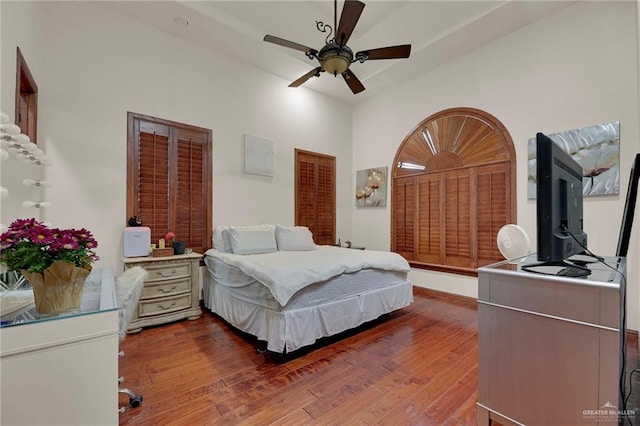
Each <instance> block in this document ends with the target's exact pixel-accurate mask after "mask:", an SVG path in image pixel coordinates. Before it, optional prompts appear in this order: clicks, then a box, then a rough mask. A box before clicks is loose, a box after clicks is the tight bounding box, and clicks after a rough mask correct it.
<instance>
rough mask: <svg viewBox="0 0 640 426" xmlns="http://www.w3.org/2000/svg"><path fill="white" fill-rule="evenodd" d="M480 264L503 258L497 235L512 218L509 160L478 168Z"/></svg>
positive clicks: (478, 265)
mask: <svg viewBox="0 0 640 426" xmlns="http://www.w3.org/2000/svg"><path fill="white" fill-rule="evenodd" d="M476 173H477V194H478V195H477V200H478V208H477V224H478V225H477V227H478V256H477V258H478V264H477V267H480V266H484V265H488V264H490V263H493V262H497V261H499V260H503V257H502V255H501V254H500V251H499V250H498V245H497V243H496V237H497V235H498V231H499V230H500V228H502V227H503V226H504V225H506V224H507V223H510V218H511V208H510V207H511V200H510V199H509V195H510V191H509V190H508V189H509V186H508V185H509V182H510V180H511V176H510V167H509V163H499V164H492V165H487V166H482V167H478V169H477V171H476Z"/></svg>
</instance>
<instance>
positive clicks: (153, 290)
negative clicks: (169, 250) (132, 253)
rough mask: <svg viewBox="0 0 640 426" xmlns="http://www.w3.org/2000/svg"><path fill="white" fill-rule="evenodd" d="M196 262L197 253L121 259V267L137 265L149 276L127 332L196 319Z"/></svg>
mask: <svg viewBox="0 0 640 426" xmlns="http://www.w3.org/2000/svg"><path fill="white" fill-rule="evenodd" d="M200 259H202V255H201V254H198V253H188V254H178V255H174V256H166V257H151V256H147V257H131V258H125V259H124V265H125V268H132V267H134V266H140V267H142V268H144V269H145V270H146V271H147V272H148V273H149V278H147V280H146V281H145V282H144V288H143V289H142V295H141V296H140V301H139V302H138V309H137V310H136V311H135V312H134V314H133V318H132V319H131V321H130V322H129V328H128V332H129V333H135V332H138V331H140V330H142V327H146V326H150V325H158V324H165V323H167V322H170V321H176V320H180V319H184V318H187V319H190V320H195V319H198V318H200V315H202V311H201V310H200V281H199V272H200V266H199V265H200Z"/></svg>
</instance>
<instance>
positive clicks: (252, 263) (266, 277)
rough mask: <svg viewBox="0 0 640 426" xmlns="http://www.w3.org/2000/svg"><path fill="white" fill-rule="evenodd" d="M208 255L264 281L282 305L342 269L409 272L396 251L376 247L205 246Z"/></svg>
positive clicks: (338, 273) (407, 266) (407, 265)
mask: <svg viewBox="0 0 640 426" xmlns="http://www.w3.org/2000/svg"><path fill="white" fill-rule="evenodd" d="M206 254H207V255H208V256H212V257H215V258H217V259H219V260H221V261H223V262H224V263H226V264H228V265H231V266H234V267H236V268H238V269H240V270H241V271H242V272H244V273H245V274H246V275H248V276H249V277H252V278H254V279H255V280H257V281H259V282H261V283H262V284H264V285H265V286H266V287H267V288H269V290H270V291H271V293H272V294H273V297H274V298H275V299H276V300H277V301H278V303H280V305H282V306H284V305H286V304H287V302H288V301H289V299H291V297H292V296H293V295H294V294H295V293H296V292H297V291H299V290H301V289H303V288H305V287H306V286H308V285H311V284H314V283H317V282H321V281H326V280H328V279H330V278H333V277H335V276H338V275H340V274H343V273H351V272H356V271H360V270H362V269H367V268H372V269H381V270H386V271H397V272H408V271H409V269H410V267H409V263H408V262H407V261H406V260H405V259H404V258H403V257H402V256H400V255H399V254H397V253H393V252H383V251H375V250H364V251H363V250H351V249H347V248H340V247H333V246H317V249H316V250H310V251H278V252H273V253H266V254H253V255H238V254H232V253H225V252H221V251H218V250H208V251H207V252H206Z"/></svg>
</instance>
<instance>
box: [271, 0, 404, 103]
mask: <svg viewBox="0 0 640 426" xmlns="http://www.w3.org/2000/svg"><path fill="white" fill-rule="evenodd" d="M363 9H364V3H362V2H360V1H358V0H345V2H344V6H343V8H342V14H341V15H340V23H339V24H338V23H337V19H338V1H337V0H334V14H333V16H334V22H333V25H334V26H333V28H332V27H331V26H330V25H327V24H324V23H323V22H320V21H316V27H317V29H318V31H320V32H322V33H326V32H328V33H329V34H328V35H327V38H326V40H325V42H326V44H325V45H324V47H322V49H320V51H317V50H316V49H312V48H311V47H307V46H304V45H302V44H299V43H295V42H293V41H289V40H285V39H283V38H280V37H276V36H272V35H266V36H264V39H263V40H264V41H267V42H269V43H274V44H278V45H280V46H284V47H288V48H291V49H296V50H300V51H302V52H304V53H305V55H307V57H308V58H309V59H311V60H313V59H317V60H318V62H320V66H319V67H315V68H314V69H312V70H311V71H309V72H308V73H306V74H305V75H303V76H302V77H300V78H299V79H297V80H296V81H294V82H293V83H291V84H290V85H289V87H298V86H300V85H301V84H303V83H304V82H306V81H307V80H309V79H310V78H311V77H319V76H320V73H321V72H325V71H326V72H328V73H330V74H333V75H334V76H337V75H338V74H340V75H342V77H343V78H344V81H345V82H346V83H347V85H348V86H349V88H350V89H351V91H352V92H353V93H354V94H357V93H360V92H362V91H363V90H364V86H363V85H362V83H361V82H360V80H358V78H357V77H356V76H355V74H354V73H353V71H351V70H350V69H349V66H350V65H351V64H352V63H354V62H360V63H363V62H364V61H370V60H374V59H399V58H408V57H409V55H410V54H411V45H410V44H402V45H398V46H389V47H380V48H378V49H369V50H361V51H359V52H356V53H355V54H354V53H353V50H351V49H350V48H349V46H347V42H348V41H349V37H351V33H352V32H353V29H354V28H355V26H356V24H357V23H358V19H360V15H361V14H362V10H363ZM332 31H333V38H330V37H331V34H332Z"/></svg>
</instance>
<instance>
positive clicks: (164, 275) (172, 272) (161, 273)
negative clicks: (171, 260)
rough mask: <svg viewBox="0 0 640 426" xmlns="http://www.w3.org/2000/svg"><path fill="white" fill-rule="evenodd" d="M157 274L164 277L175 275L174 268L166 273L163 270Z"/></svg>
mask: <svg viewBox="0 0 640 426" xmlns="http://www.w3.org/2000/svg"><path fill="white" fill-rule="evenodd" d="M159 274H160V275H162V276H163V277H165V278H166V277H170V276H172V275H175V274H176V270H175V269H174V270H173V271H171V273H170V274H166V273H164V272H159Z"/></svg>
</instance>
